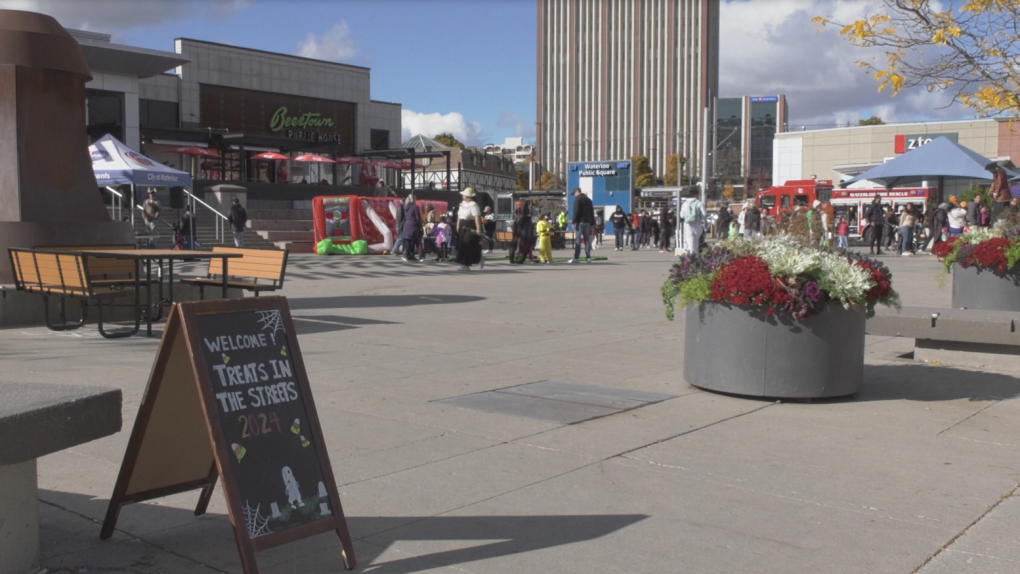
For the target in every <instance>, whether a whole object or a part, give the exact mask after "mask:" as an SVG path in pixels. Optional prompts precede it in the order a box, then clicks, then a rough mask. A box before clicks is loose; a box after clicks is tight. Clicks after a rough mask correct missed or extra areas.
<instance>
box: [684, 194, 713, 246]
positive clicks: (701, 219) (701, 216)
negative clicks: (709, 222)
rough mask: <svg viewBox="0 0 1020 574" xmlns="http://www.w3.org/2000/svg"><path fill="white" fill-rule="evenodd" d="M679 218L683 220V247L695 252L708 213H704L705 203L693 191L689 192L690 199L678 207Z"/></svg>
mask: <svg viewBox="0 0 1020 574" xmlns="http://www.w3.org/2000/svg"><path fill="white" fill-rule="evenodd" d="M680 219H682V220H683V222H684V249H685V250H686V251H687V252H689V253H697V252H698V248H699V246H700V243H701V234H702V232H703V231H704V226H705V220H706V219H708V215H707V214H706V213H705V205H704V204H703V203H701V200H700V199H698V197H697V195H696V194H695V193H694V192H691V196H690V199H688V200H687V201H685V202H684V204H683V206H682V207H681V208H680Z"/></svg>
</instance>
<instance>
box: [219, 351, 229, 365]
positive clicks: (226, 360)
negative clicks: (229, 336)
mask: <svg viewBox="0 0 1020 574" xmlns="http://www.w3.org/2000/svg"><path fill="white" fill-rule="evenodd" d="M220 356H221V357H223V364H224V365H226V364H227V363H229V362H230V357H229V356H228V355H227V354H226V353H220Z"/></svg>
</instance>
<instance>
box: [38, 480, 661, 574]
mask: <svg viewBox="0 0 1020 574" xmlns="http://www.w3.org/2000/svg"><path fill="white" fill-rule="evenodd" d="M39 495H40V496H39V498H40V499H41V500H45V501H46V504H48V505H51V506H55V507H56V508H58V509H62V510H60V511H61V512H67V511H70V512H73V513H75V514H79V515H84V516H86V517H89V518H90V519H92V520H93V521H94V522H95V528H94V530H95V532H94V535H95V542H94V547H95V548H97V549H103V548H105V550H101V554H102V562H103V564H89V568H90V569H93V570H103V571H105V570H115V571H121V569H123V568H125V567H126V566H129V564H120V562H121V561H124V562H130V561H131V560H132V557H131V556H128V555H125V556H122V557H118V556H117V555H116V554H117V550H118V549H119V547H118V545H117V544H116V543H114V542H110V541H106V542H103V541H100V540H99V530H100V527H101V524H100V522H101V520H102V517H103V515H104V513H105V510H106V505H107V504H108V503H109V501H108V500H107V499H104V498H94V497H92V496H89V495H84V494H79V493H71V492H60V491H55V490H44V489H40V491H39ZM194 498H195V500H197V498H198V491H197V490H196V491H194ZM45 516H46V514H43V518H45ZM646 518H648V515H645V514H585V515H570V514H567V515H538V516H437V517H421V516H372V517H359V516H348V517H347V525H348V527H349V528H350V531H351V536H352V538H353V539H354V552H355V554H356V556H357V558H358V569H359V570H364V569H369V568H370V570H371V571H372V572H374V573H380V572H381V573H385V574H410V573H412V572H419V571H422V570H427V569H431V568H434V567H435V566H436V565H444V566H454V565H457V564H464V563H467V562H474V561H479V560H485V559H490V558H499V557H502V556H511V555H515V554H521V553H525V552H534V551H537V550H544V549H547V548H553V547H557V546H564V545H567V544H574V543H578V542H585V541H589V540H595V539H598V538H601V537H603V536H607V535H609V534H612V533H613V532H616V531H618V530H621V529H623V528H626V527H628V526H630V525H632V524H636V523H638V522H640V521H642V520H644V519H646ZM140 522H144V523H146V524H150V525H151V524H165V525H167V528H166V529H165V530H161V531H157V532H149V533H148V534H145V535H144V536H142V537H141V538H143V539H144V540H145V541H146V542H148V543H149V544H152V545H153V546H154V548H153V550H154V551H155V550H156V549H157V548H158V549H160V550H163V551H167V552H170V553H172V554H174V555H176V556H180V557H183V558H185V559H188V560H193V561H195V562H199V563H208V562H209V561H208V560H206V558H208V557H207V556H205V555H204V554H207V553H209V552H214V553H215V554H216V555H217V558H218V560H217V561H218V562H221V561H226V562H231V563H234V560H233V559H231V558H233V555H236V547H235V546H234V544H233V542H232V540H231V541H229V542H228V540H230V539H231V538H232V529H231V525H230V520H229V518H228V517H227V516H226V515H224V514H212V513H210V514H206V515H204V516H202V517H195V516H194V514H193V511H192V510H191V509H185V508H172V507H167V506H162V505H157V504H152V503H140V504H130V505H127V506H125V507H123V508H122V509H121V512H120V518H119V521H118V528H117V529H118V531H120V532H122V533H123V534H126V535H128V536H131V537H135V534H134V533H132V527H131V524H139V523H140ZM61 527H62V525H61V524H60V523H56V524H48V523H47V521H46V520H43V521H42V522H41V523H40V530H41V535H42V536H41V539H42V545H43V547H42V549H41V550H42V555H43V557H44V558H43V560H42V562H43V566H46V567H48V568H56V569H57V570H67V569H71V571H75V570H74V567H75V566H76V565H75V564H73V562H75V561H76V558H75V557H74V556H75V554H76V553H75V551H71V552H70V553H66V554H65V553H64V552H62V550H63V549H61V548H59V547H58V546H59V544H61V543H63V542H65V540H64V539H63V538H62V536H61V535H60V532H59V531H60V530H61ZM122 528H123V530H122ZM217 530H222V532H221V533H220V534H222V536H220V535H219V534H215V535H214V534H213V532H216V531H217ZM81 535H82V536H85V537H89V533H88V532H85V531H83V532H82V533H81ZM214 539H215V540H221V541H222V548H212V547H210V542H211V541H212V540H214ZM360 539H365V541H364V542H362V543H359V540H360ZM309 540H311V539H309ZM458 541H464V542H466V544H464V546H465V547H463V548H451V546H454V544H449V543H448V542H458ZM473 541H478V542H480V543H475V542H473ZM481 541H484V542H481ZM400 542H413V543H423V542H424V543H429V542H436V543H438V544H434V545H424V546H423V545H412V546H417V547H418V548H423V547H424V548H426V549H427V548H429V546H432V547H443V548H447V549H445V550H439V551H435V552H431V553H425V554H421V555H418V556H410V555H409V554H408V553H407V551H406V549H405V550H404V551H403V552H400V553H396V554H395V555H396V556H401V555H403V556H407V557H406V558H398V559H396V560H393V559H392V557H393V556H394V553H390V554H389V556H388V559H387V561H386V562H383V563H381V564H378V565H373V562H375V560H376V559H378V558H379V556H380V555H381V554H382V553H383V552H384V551H385V550H386V549H388V548H389V547H390V546H391V545H394V544H398V543H400ZM299 544H301V543H299ZM312 546H314V547H312ZM424 551H425V552H427V550H424ZM268 552H274V551H268ZM288 554H289V552H288ZM302 554H303V555H304V556H303V559H307V562H308V563H307V564H302V567H306V568H307V567H310V568H311V569H312V570H315V571H319V568H318V567H317V566H318V564H319V563H323V562H326V563H328V562H330V561H332V558H331V557H332V556H333V554H335V560H336V563H337V564H338V565H339V564H340V563H341V562H340V552H339V546H338V545H337V543H336V538H335V536H333V535H331V534H324V535H320V536H319V537H317V538H316V539H315V542H314V543H312V542H309V543H308V544H306V545H305V546H303V547H302ZM86 555H91V556H94V553H93V552H90V553H87V554H86ZM263 555H264V554H257V555H256V556H257V557H262V556H263ZM228 556H231V558H227V557H228ZM47 557H49V558H47ZM267 557H268V556H267ZM224 559H226V560H224ZM274 561H275V562H279V558H278V557H277V558H275V559H274ZM221 563H222V562H221ZM237 563H239V559H237ZM295 566H297V564H295ZM280 567H281V565H280V564H275V565H274V569H280ZM284 569H286V567H284ZM337 571H342V570H341V569H339V568H338V569H337Z"/></svg>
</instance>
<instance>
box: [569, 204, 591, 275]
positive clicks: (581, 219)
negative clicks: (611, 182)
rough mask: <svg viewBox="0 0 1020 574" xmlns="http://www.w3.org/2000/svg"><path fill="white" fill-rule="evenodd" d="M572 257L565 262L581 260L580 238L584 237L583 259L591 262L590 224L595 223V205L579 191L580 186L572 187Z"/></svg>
mask: <svg viewBox="0 0 1020 574" xmlns="http://www.w3.org/2000/svg"><path fill="white" fill-rule="evenodd" d="M573 213H574V218H573V222H572V223H573V225H574V258H573V259H571V260H570V261H568V262H567V263H575V264H576V263H578V262H580V260H581V243H580V242H581V239H582V238H583V239H584V260H585V263H591V226H592V225H594V224H595V206H594V205H592V202H591V199H590V198H589V197H588V196H587V195H585V194H583V193H581V188H580V187H575V188H574V209H573Z"/></svg>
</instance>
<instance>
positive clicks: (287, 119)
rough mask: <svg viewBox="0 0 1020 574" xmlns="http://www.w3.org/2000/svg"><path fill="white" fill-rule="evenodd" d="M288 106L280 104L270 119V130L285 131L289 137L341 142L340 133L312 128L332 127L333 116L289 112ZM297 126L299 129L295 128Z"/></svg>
mask: <svg viewBox="0 0 1020 574" xmlns="http://www.w3.org/2000/svg"><path fill="white" fill-rule="evenodd" d="M288 111H289V110H288V109H287V106H280V107H278V108H276V111H275V112H273V115H272V117H270V119H269V129H270V131H272V132H274V133H276V132H283V135H285V136H286V137H288V138H298V139H306V140H313V141H315V142H336V143H340V134H338V133H335V132H323V131H313V129H312V128H332V127H334V123H333V118H324V117H322V114H320V113H318V112H306V113H304V114H301V115H291V114H288V113H287V112H288ZM295 128H297V129H295Z"/></svg>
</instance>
